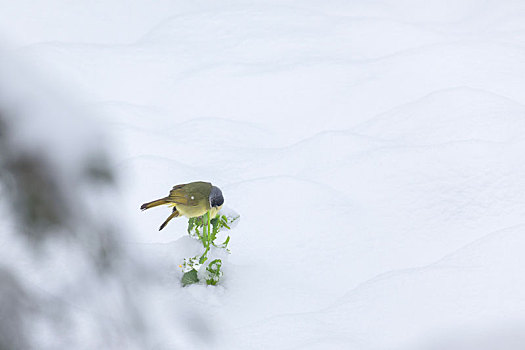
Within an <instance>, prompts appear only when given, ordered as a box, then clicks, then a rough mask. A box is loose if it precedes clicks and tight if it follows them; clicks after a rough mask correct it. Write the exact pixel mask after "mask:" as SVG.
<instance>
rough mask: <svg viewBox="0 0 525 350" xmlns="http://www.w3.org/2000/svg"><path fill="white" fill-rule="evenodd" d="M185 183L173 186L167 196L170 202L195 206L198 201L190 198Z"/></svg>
mask: <svg viewBox="0 0 525 350" xmlns="http://www.w3.org/2000/svg"><path fill="white" fill-rule="evenodd" d="M184 186H185V185H177V186H173V189H172V190H171V191H170V195H169V196H168V198H169V200H170V202H173V203H176V204H182V205H189V206H192V207H194V206H197V204H198V201H197V200H195V198H192V196H190V195H189V194H188V193H187V191H186V190H185V188H184Z"/></svg>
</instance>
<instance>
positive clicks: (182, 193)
mask: <svg viewBox="0 0 525 350" xmlns="http://www.w3.org/2000/svg"><path fill="white" fill-rule="evenodd" d="M223 203H224V197H223V196H222V192H221V190H220V189H219V188H218V187H217V186H213V185H212V184H211V183H209V182H203V181H197V182H190V183H188V184H181V185H176V186H173V188H172V190H171V191H170V194H169V195H168V196H167V197H164V198H161V199H157V200H154V201H152V202H148V203H144V204H142V205H141V207H140V209H141V210H146V209H149V208H153V207H156V206H159V205H164V204H167V205H168V206H170V207H173V212H172V213H171V215H170V216H168V218H167V219H166V221H164V223H162V225H160V228H159V231H160V230H162V229H163V228H164V227H165V226H166V225H167V224H168V222H169V221H170V220H171V219H173V218H176V217H178V216H185V217H187V218H194V217H197V216H202V215H204V214H206V212H207V211H208V210H209V211H210V214H211V217H212V218H214V217H215V216H216V215H217V212H218V211H219V210H220V209H221V208H222V204H223Z"/></svg>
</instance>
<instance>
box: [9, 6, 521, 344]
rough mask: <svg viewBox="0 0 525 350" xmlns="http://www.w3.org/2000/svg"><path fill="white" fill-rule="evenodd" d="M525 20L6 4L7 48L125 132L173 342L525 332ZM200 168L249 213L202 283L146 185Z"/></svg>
mask: <svg viewBox="0 0 525 350" xmlns="http://www.w3.org/2000/svg"><path fill="white" fill-rule="evenodd" d="M29 4H30V5H29ZM523 23H525V5H524V3H523V2H521V1H511V0H508V1H493V0H490V1H484V2H479V1H468V0H465V1H425V2H424V3H423V2H418V1H414V0H404V1H389V0H385V1H352V2H349V1H340V0H332V1H314V0H308V1H303V2H300V3H299V2H295V1H264V2H263V1H252V2H241V1H225V2H220V3H218V2H213V1H208V0H202V1H195V2H182V1H159V2H155V3H151V2H146V1H132V2H129V3H128V2H124V1H118V0H112V1H104V2H93V3H90V4H82V5H80V4H75V3H72V2H68V1H55V2H53V3H52V4H51V3H49V2H28V3H27V4H24V3H23V2H16V3H14V2H13V3H9V4H4V5H3V6H2V11H1V13H0V33H1V35H2V38H4V39H5V43H4V47H5V49H6V50H7V51H9V52H10V53H11V54H16V55H17V57H19V58H20V61H22V62H23V63H24V64H25V65H27V66H30V67H32V68H33V69H34V70H35V71H37V72H38V74H39V75H40V76H42V77H43V78H44V79H45V80H47V81H48V82H49V84H50V86H53V87H57V89H59V90H60V89H62V90H64V94H63V95H65V94H66V93H67V94H70V95H72V96H75V97H74V98H75V101H77V100H80V101H82V102H78V103H80V104H81V105H82V107H83V111H84V112H85V114H86V115H94V116H95V117H94V121H95V122H94V124H96V126H97V127H98V129H100V130H102V131H103V132H104V133H105V136H104V137H105V139H107V140H108V141H109V144H110V145H111V147H112V157H113V160H114V165H115V166H116V168H117V170H118V187H119V193H120V194H119V196H120V197H119V199H118V201H114V205H115V206H117V207H118V211H119V215H120V218H121V219H120V221H121V222H123V224H122V225H123V226H124V227H125V237H124V238H123V239H122V240H121V241H120V242H119V243H120V244H121V245H122V246H124V247H126V249H129V250H130V251H131V252H132V253H133V254H134V255H135V257H136V258H137V259H138V260H140V261H143V262H145V263H146V264H148V266H151V267H152V268H154V269H155V270H156V271H157V272H158V273H159V275H160V276H161V278H162V281H163V282H162V287H161V288H159V290H158V291H157V292H156V293H158V301H157V302H151V300H150V299H148V301H147V303H148V304H147V305H148V308H150V309H149V310H150V311H151V315H146V317H148V318H149V319H150V320H153V321H154V322H158V328H159V330H158V334H159V337H166V336H167V338H163V339H164V342H165V343H164V344H163V346H165V347H166V348H168V349H169V348H171V347H175V348H185V349H192V348H195V349H200V348H205V347H206V348H213V349H269V348H274V349H295V348H300V349H499V348H502V347H501V345H502V344H506V345H507V346H506V347H503V348H507V349H511V350H512V349H518V348H520V349H521V347H519V345H520V344H521V345H522V344H523V336H522V334H523V330H524V327H525V298H524V297H523V296H524V295H525V280H524V277H523V276H525V274H524V273H523V272H524V271H523V266H525V256H524V254H523V251H524V248H525V238H524V235H523V233H524V228H525V226H524V225H525V222H524V219H523V218H524V217H525V180H524V179H525V165H524V163H523V161H522V155H523V154H524V151H525V141H524V139H523V135H524V134H525V83H524V77H525V64H524V63H523V62H525V51H524V44H525V43H524V39H523V38H525V36H524V34H525V25H524V24H523ZM10 79H11V80H12V81H16V78H14V77H13V78H10ZM0 87H1V88H4V86H0ZM63 95H61V96H63ZM66 119H67V121H68V123H72V124H73V127H75V128H78V127H80V128H82V127H84V126H82V125H83V124H78V125H77V124H75V120H76V118H75V116H68V117H66V118H64V120H66ZM79 119H80V117H79ZM28 125H30V124H28ZM31 125H33V124H31ZM33 126H34V127H35V128H37V129H36V130H38V127H39V126H38V123H36V124H35V125H33ZM89 127H92V126H91V125H90V126H89ZM24 130H29V131H28V132H30V133H29V134H28V136H27V138H29V139H31V138H32V136H30V135H35V133H34V130H33V131H31V129H30V128H26V129H24ZM57 131H60V127H59V126H57ZM31 132H32V133H31ZM37 135H38V134H37ZM19 138H21V139H24V137H19ZM45 140H48V138H46V139H45ZM61 141H64V139H57V140H56V142H57V144H56V145H49V146H50V147H64V146H63V145H61V144H59V143H58V142H61ZM96 141H97V140H95V142H94V143H95V144H96ZM35 142H37V145H38V144H39V143H38V140H37V141H35ZM64 142H67V140H66V141H64ZM87 142H93V140H90V141H87ZM30 144H32V145H34V143H30ZM63 162H65V163H67V164H69V165H70V166H72V167H74V166H75V164H76V163H75V162H74V160H71V159H66V160H63ZM197 180H205V181H210V182H212V183H213V184H214V185H216V186H218V187H220V188H221V189H222V191H223V194H224V197H225V200H226V202H225V205H226V206H227V207H228V208H230V209H231V210H234V211H236V212H238V213H239V214H240V215H241V218H240V221H239V223H238V225H237V226H236V227H235V228H234V229H233V231H232V232H231V241H230V248H231V251H232V254H231V255H229V256H228V257H226V258H224V259H223V261H224V264H223V271H224V277H223V280H222V282H221V283H220V285H219V286H217V287H211V286H210V287H206V286H204V285H192V286H189V287H185V288H183V287H181V285H180V283H179V281H180V277H181V276H182V271H181V269H180V268H179V267H178V265H179V264H180V263H181V262H182V259H183V258H185V257H190V256H193V255H195V254H197V253H198V252H199V250H198V249H199V246H198V242H196V241H194V240H192V239H190V238H189V237H188V236H187V234H186V224H187V221H186V220H185V219H177V220H172V221H171V222H170V224H169V225H168V226H167V227H166V228H165V229H164V230H163V231H160V232H159V231H158V226H159V225H160V224H161V223H162V222H163V221H164V220H165V218H166V217H167V216H168V215H169V213H170V210H168V209H166V208H155V209H152V210H148V211H146V212H141V211H140V210H139V207H140V205H141V204H142V203H144V202H146V201H149V200H152V199H155V198H160V197H162V196H165V195H166V194H167V193H168V191H169V189H170V188H171V187H172V186H173V185H175V184H179V183H186V182H190V181H197ZM116 211H117V210H115V212H116ZM23 268H24V267H23V266H22V267H20V269H22V271H23ZM61 268H64V267H61ZM73 272H74V271H73ZM71 273H72V272H71V271H67V270H65V271H63V270H60V269H58V268H57V274H58V277H57V278H58V279H59V278H60V276H63V278H65V279H67V278H70V277H68V276H70V274H71ZM35 281H38V277H35ZM137 283H138V282H137ZM137 288H138V286H137ZM49 292H52V290H51V288H50V291H49ZM172 304H173V305H174V306H173V309H168V308H166V305H172ZM181 305H182V306H181ZM176 313H183V314H184V315H185V316H187V317H190V318H191V317H195V319H192V320H193V321H191V320H190V321H187V322H188V325H186V326H181V325H178V324H177V322H183V321H181V320H180V319H177V318H176V317H173V315H174V314H176ZM192 315H194V316H192ZM89 322H91V321H87V323H89ZM174 322H175V324H176V325H177V326H173V324H174ZM202 329H209V330H210V332H211V334H212V335H210V336H209V338H206V337H204V335H205V334H206V332H202ZM85 332H86V334H85V335H84V336H86V337H88V336H89V335H88V333H89V330H86V331H85ZM80 336H83V335H80ZM48 337H50V339H51V340H50V343H51V344H53V340H52V338H53V335H48ZM202 337H204V338H202Z"/></svg>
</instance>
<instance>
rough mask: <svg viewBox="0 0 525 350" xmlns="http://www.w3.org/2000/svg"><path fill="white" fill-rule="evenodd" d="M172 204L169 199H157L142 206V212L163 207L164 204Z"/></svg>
mask: <svg viewBox="0 0 525 350" xmlns="http://www.w3.org/2000/svg"><path fill="white" fill-rule="evenodd" d="M168 203H170V202H169V201H168V198H167V197H166V198H161V199H157V200H155V201H153V202H148V203H144V204H142V205H141V206H140V210H146V209H149V208H153V207H156V206H159V205H163V204H168Z"/></svg>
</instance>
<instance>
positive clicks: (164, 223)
mask: <svg viewBox="0 0 525 350" xmlns="http://www.w3.org/2000/svg"><path fill="white" fill-rule="evenodd" d="M177 216H179V212H178V211H177V208H176V207H173V212H172V213H171V215H170V216H168V218H167V219H166V221H164V222H163V223H162V225H160V228H159V231H160V230H162V229H163V228H164V227H165V226H166V225H167V224H168V222H169V221H170V220H171V219H173V218H176V217H177Z"/></svg>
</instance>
